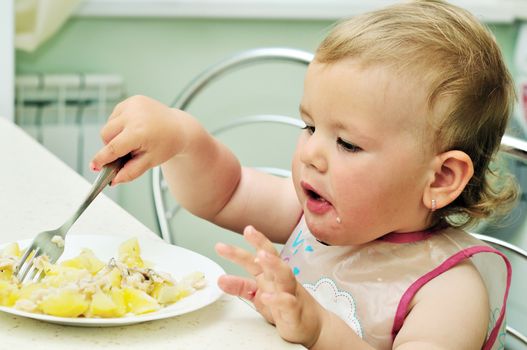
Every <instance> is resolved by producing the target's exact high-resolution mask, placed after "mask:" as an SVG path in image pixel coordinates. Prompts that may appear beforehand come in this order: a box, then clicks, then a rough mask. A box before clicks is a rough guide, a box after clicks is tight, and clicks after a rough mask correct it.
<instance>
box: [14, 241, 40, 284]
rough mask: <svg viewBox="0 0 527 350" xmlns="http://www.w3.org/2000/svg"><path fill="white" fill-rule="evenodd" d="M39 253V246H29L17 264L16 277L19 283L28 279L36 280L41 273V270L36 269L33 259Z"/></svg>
mask: <svg viewBox="0 0 527 350" xmlns="http://www.w3.org/2000/svg"><path fill="white" fill-rule="evenodd" d="M40 255H41V249H40V247H38V246H37V247H29V248H28V249H27V250H26V252H25V253H24V255H23V256H22V258H21V259H20V261H19V262H18V266H17V270H16V271H17V273H16V278H17V279H18V281H19V282H20V283H26V282H29V281H38V280H39V279H40V277H41V275H42V270H41V269H38V268H37V267H36V266H35V264H34V261H35V259H36V258H37V257H39V256H40Z"/></svg>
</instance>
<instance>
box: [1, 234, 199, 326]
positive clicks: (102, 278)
mask: <svg viewBox="0 0 527 350" xmlns="http://www.w3.org/2000/svg"><path fill="white" fill-rule="evenodd" d="M21 256H22V252H21V251H20V248H19V246H18V244H17V243H11V244H9V245H7V246H6V247H5V248H4V249H3V250H2V251H1V252H0V305H2V306H9V307H14V308H17V309H20V310H24V311H28V312H35V313H43V314H48V315H53V316H59V317H123V316H127V315H139V314H145V313H149V312H153V311H157V310H159V309H161V308H163V307H165V306H168V305H171V304H173V303H175V302H177V301H178V300H180V299H182V298H184V297H186V296H189V295H191V294H192V293H194V292H195V291H196V290H197V289H201V288H203V287H204V286H205V283H206V282H205V276H204V275H203V273H201V272H193V273H191V274H189V275H187V276H185V277H183V278H182V279H181V280H176V279H174V278H173V277H172V276H171V275H170V274H168V273H164V272H160V271H156V270H154V269H152V268H151V267H149V266H148V264H147V263H145V262H144V261H143V259H142V258H141V252H140V247H139V242H138V241H137V239H136V238H132V239H129V240H127V241H125V242H123V243H122V244H121V245H120V246H119V250H118V256H117V258H111V259H110V261H109V262H108V263H106V264H105V263H104V262H103V261H101V260H99V258H97V257H96V256H95V254H94V253H93V252H92V251H91V250H89V249H82V251H81V252H80V254H79V255H78V256H76V257H75V258H72V259H69V260H65V261H62V262H60V263H57V264H52V263H50V262H49V261H48V259H47V257H46V256H40V257H38V258H37V259H36V261H35V266H36V267H37V268H41V269H42V270H43V271H44V272H45V276H44V277H43V278H42V279H41V280H40V281H38V282H29V283H24V284H21V283H20V282H19V281H18V280H17V278H16V276H15V275H14V274H13V271H14V270H15V269H16V265H17V263H18V261H19V259H20V258H21Z"/></svg>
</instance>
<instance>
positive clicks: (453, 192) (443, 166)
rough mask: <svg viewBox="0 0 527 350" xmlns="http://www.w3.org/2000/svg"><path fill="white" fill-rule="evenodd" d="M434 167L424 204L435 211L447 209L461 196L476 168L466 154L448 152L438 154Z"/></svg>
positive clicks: (433, 163) (424, 196)
mask: <svg viewBox="0 0 527 350" xmlns="http://www.w3.org/2000/svg"><path fill="white" fill-rule="evenodd" d="M432 167H433V176H431V178H430V182H429V184H428V186H427V187H426V189H425V193H424V195H423V204H424V205H425V207H427V208H429V209H430V210H435V209H440V208H443V207H446V206H447V205H449V204H450V203H452V202H453V201H454V200H455V199H456V198H457V197H458V196H459V195H460V194H461V192H462V191H463V189H464V188H465V186H466V185H467V183H468V182H469V181H470V178H472V175H473V174H474V166H473V164H472V159H470V157H469V156H468V155H467V154H466V153H465V152H462V151H448V152H444V153H441V154H438V155H437V156H436V157H435V158H434V160H433V162H432ZM432 202H434V203H432Z"/></svg>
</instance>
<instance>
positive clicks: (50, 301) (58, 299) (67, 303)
mask: <svg viewBox="0 0 527 350" xmlns="http://www.w3.org/2000/svg"><path fill="white" fill-rule="evenodd" d="M89 306H90V302H89V301H88V300H87V299H86V297H85V296H84V295H83V294H81V293H79V292H78V291H73V290H68V289H66V290H64V289H63V290H60V289H59V290H57V293H54V294H51V295H49V296H47V297H46V298H44V299H43V300H42V301H41V302H40V304H39V305H38V308H39V309H40V310H41V311H42V312H44V313H45V314H48V315H53V316H59V317H78V316H80V315H82V314H83V313H84V312H85V311H86V310H88V307H89Z"/></svg>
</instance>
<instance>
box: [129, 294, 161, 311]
mask: <svg viewBox="0 0 527 350" xmlns="http://www.w3.org/2000/svg"><path fill="white" fill-rule="evenodd" d="M123 291H124V300H125V303H126V307H127V310H128V311H129V312H132V313H134V314H136V315H140V314H145V313H147V312H152V311H157V310H159V309H160V308H161V306H160V305H159V303H158V302H157V300H156V299H155V298H153V297H151V296H150V295H148V294H147V293H145V292H143V291H142V290H139V289H134V288H129V287H125V288H124V289H123Z"/></svg>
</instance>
